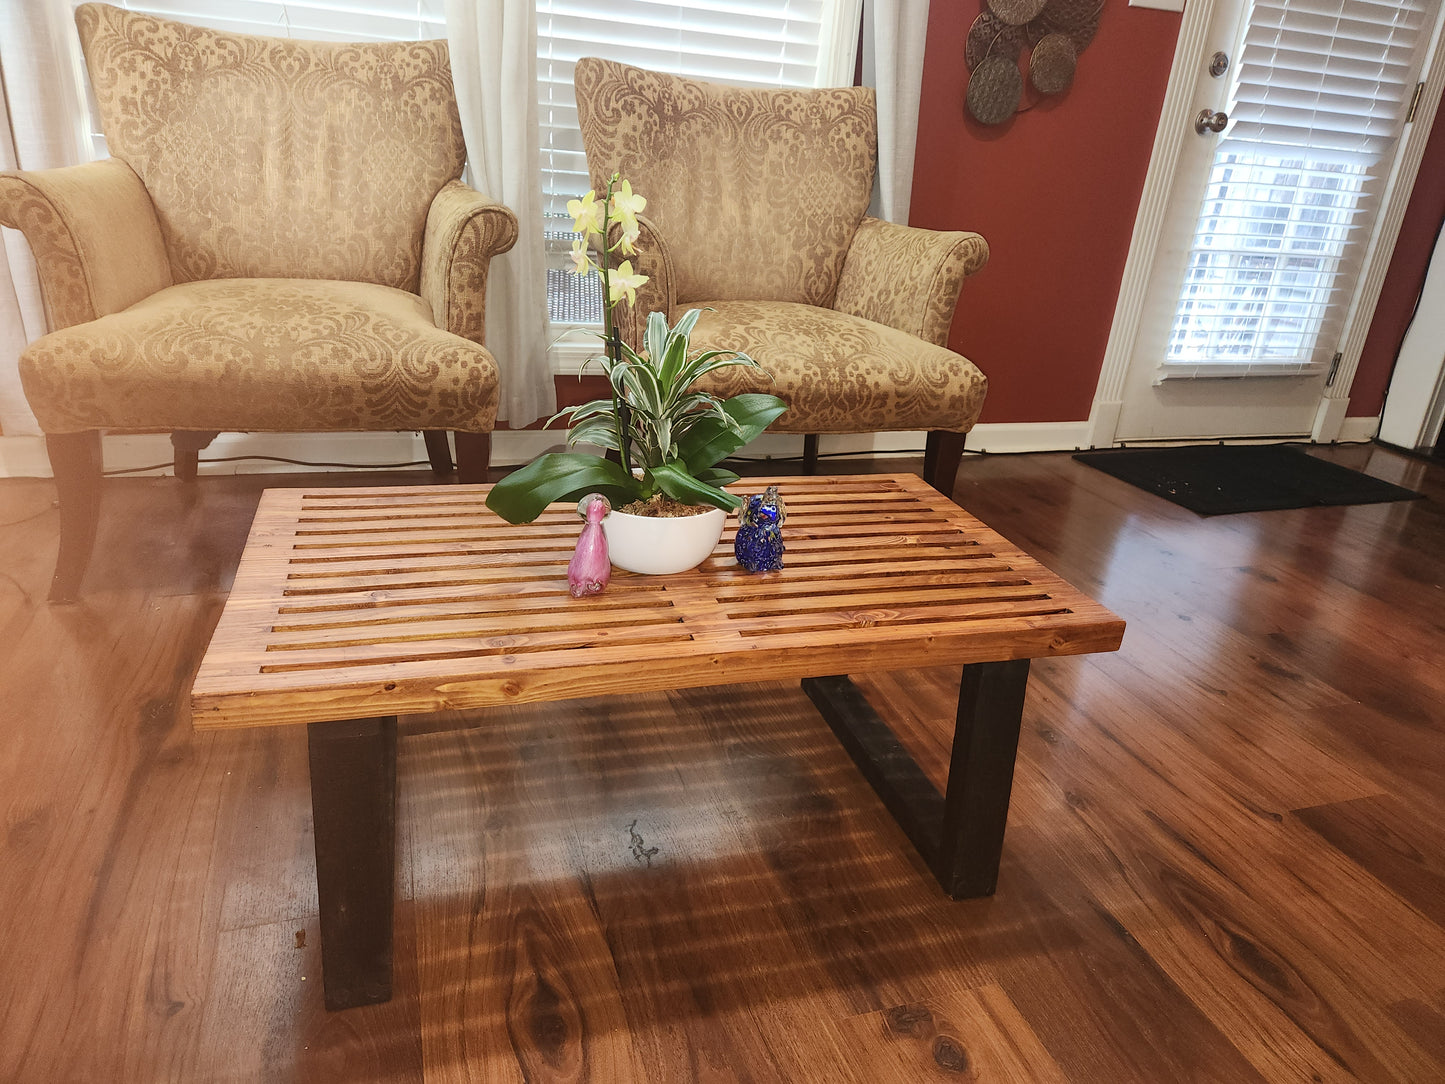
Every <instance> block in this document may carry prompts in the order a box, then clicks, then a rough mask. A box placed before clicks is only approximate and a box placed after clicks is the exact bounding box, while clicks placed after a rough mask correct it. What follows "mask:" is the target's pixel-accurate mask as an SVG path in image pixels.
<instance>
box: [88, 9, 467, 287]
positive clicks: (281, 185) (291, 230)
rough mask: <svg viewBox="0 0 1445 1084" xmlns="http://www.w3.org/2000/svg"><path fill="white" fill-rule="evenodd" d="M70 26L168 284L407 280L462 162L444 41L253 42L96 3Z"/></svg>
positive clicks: (415, 272) (415, 273)
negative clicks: (151, 224) (158, 243)
mask: <svg viewBox="0 0 1445 1084" xmlns="http://www.w3.org/2000/svg"><path fill="white" fill-rule="evenodd" d="M75 21H76V25H77V26H78V27H79V29H80V40H81V45H82V47H83V49H84V51H85V59H86V66H87V67H88V68H89V71H90V82H91V86H92V87H93V88H94V90H95V97H96V101H97V103H98V104H99V107H100V115H101V121H102V124H103V127H104V130H105V138H106V142H107V144H108V145H109V148H110V153H111V154H112V155H114V156H115V157H117V158H120V159H123V160H124V161H125V162H126V163H128V164H129V165H130V167H131V168H132V169H133V170H135V172H136V173H137V174H138V175H139V177H140V179H141V181H142V182H143V183H144V184H145V186H146V190H147V192H148V193H149V194H150V197H151V200H152V202H153V203H154V204H155V208H156V215H157V217H158V219H159V220H160V225H161V232H162V235H163V237H164V239H165V243H166V250H167V253H168V255H169V257H170V262H171V270H172V273H173V275H174V277H175V279H176V281H177V282H185V281H190V280H193V279H210V278H271V277H280V278H329V279H348V280H354V281H360V282H377V283H381V284H383V285H387V286H395V287H399V288H401V289H405V290H412V291H415V290H416V289H417V282H418V277H419V269H420V266H421V245H422V235H423V231H424V229H425V226H426V216H427V210H428V208H429V207H430V205H431V200H432V198H433V197H434V196H435V195H436V193H437V192H438V190H440V189H441V187H442V185H444V184H446V183H447V182H448V181H450V180H453V179H454V178H456V177H458V176H460V174H461V171H462V163H463V161H464V159H465V157H466V151H465V148H464V144H463V142H462V131H461V122H460V119H459V118H458V115H457V107H456V99H455V97H454V95H453V92H452V80H451V68H450V67H449V65H448V58H447V46H446V42H443V41H418V42H385V43H375V44H372V43H368V44H361V45H353V44H340V43H333V42H319V41H294V40H289V39H284V38H264V37H254V36H251V35H246V34H232V33H227V32H223V31H218V30H209V29H204V28H202V27H196V26H190V25H188V24H185V23H177V22H171V21H169V20H165V19H158V18H155V17H154V16H151V15H143V14H140V13H137V12H133V11H125V10H122V9H121V8H117V7H112V6H109V5H105V4H84V5H82V6H81V7H79V8H77V9H76V13H75Z"/></svg>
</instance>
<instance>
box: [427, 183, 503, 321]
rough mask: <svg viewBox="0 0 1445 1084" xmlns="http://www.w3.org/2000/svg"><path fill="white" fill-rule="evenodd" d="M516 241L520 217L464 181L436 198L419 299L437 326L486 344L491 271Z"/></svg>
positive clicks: (438, 194)
mask: <svg viewBox="0 0 1445 1084" xmlns="http://www.w3.org/2000/svg"><path fill="white" fill-rule="evenodd" d="M516 243H517V216H516V215H514V214H513V213H512V212H511V211H510V210H509V209H508V208H506V207H503V206H502V205H501V204H500V203H498V202H497V201H496V200H493V199H489V198H488V197H486V196H484V195H482V194H481V193H480V192H477V191H476V190H474V189H471V188H468V187H467V186H466V185H464V184H462V182H461V181H452V182H450V183H449V184H447V185H446V187H444V188H443V189H442V190H441V191H440V192H438V193H437V194H436V199H434V200H432V205H431V212H430V213H429V214H428V215H427V219H426V235H425V241H424V243H423V244H422V254H421V296H422V297H423V298H425V299H426V302H427V304H428V305H430V306H431V310H432V318H433V319H434V320H435V321H436V323H437V326H438V327H444V328H446V329H447V330H448V331H450V332H451V333H452V334H454V335H460V336H462V337H463V338H466V339H471V340H472V342H475V343H480V342H486V333H487V271H488V270H489V269H490V268H491V266H492V257H493V256H494V255H496V254H497V253H501V252H506V251H507V250H508V249H510V248H511V247H512V246H513V245H515V244H516Z"/></svg>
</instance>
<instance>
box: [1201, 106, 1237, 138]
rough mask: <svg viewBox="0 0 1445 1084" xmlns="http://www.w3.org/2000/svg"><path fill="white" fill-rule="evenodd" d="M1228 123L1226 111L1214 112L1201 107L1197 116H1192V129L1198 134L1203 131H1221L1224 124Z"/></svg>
mask: <svg viewBox="0 0 1445 1084" xmlns="http://www.w3.org/2000/svg"><path fill="white" fill-rule="evenodd" d="M1228 123H1229V114H1228V113H1216V112H1215V111H1214V110H1212V109H1201V110H1200V111H1199V116H1197V117H1195V118H1194V130H1195V131H1196V132H1198V133H1199V134H1200V135H1203V134H1204V133H1205V132H1222V131H1224V126H1225V125H1226V124H1228Z"/></svg>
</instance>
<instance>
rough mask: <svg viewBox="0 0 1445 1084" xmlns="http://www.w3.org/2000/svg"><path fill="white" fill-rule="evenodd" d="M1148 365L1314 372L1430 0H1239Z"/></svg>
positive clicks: (1407, 102) (1404, 107) (1343, 302)
mask: <svg viewBox="0 0 1445 1084" xmlns="http://www.w3.org/2000/svg"><path fill="white" fill-rule="evenodd" d="M1249 6H1250V11H1249V15H1248V18H1247V19H1246V20H1245V21H1244V26H1245V30H1244V37H1243V40H1242V41H1241V42H1240V45H1239V48H1238V49H1237V50H1236V56H1235V63H1234V81H1233V84H1232V90H1231V93H1230V105H1229V108H1228V113H1229V127H1228V128H1227V129H1226V130H1225V134H1224V137H1223V138H1222V139H1221V140H1220V142H1219V144H1218V147H1217V149H1216V151H1215V154H1214V161H1213V166H1212V169H1211V172H1210V176H1209V181H1208V186H1207V189H1206V192H1205V199H1204V203H1203V206H1202V208H1201V212H1200V216H1199V221H1198V225H1197V227H1196V230H1195V233H1194V239H1193V243H1192V245H1191V247H1190V250H1189V256H1188V263H1187V270H1186V274H1185V279H1184V284H1183V288H1182V290H1181V292H1180V296H1179V299H1178V304H1177V307H1176V309H1175V314H1174V320H1173V326H1172V329H1171V331H1170V334H1169V339H1168V346H1167V350H1166V354H1165V358H1164V362H1163V368H1162V371H1161V373H1160V376H1161V377H1163V378H1165V379H1168V378H1171V377H1211V376H1242V375H1288V374H1294V373H1300V374H1307V373H1318V372H1321V371H1323V370H1324V369H1326V368H1327V367H1328V365H1329V363H1330V360H1331V357H1332V355H1333V354H1334V351H1335V349H1336V340H1337V339H1338V338H1339V334H1340V330H1341V327H1342V324H1343V321H1344V319H1345V315H1346V313H1347V311H1348V308H1349V299H1350V297H1351V296H1352V294H1353V291H1354V288H1355V284H1356V280H1357V278H1358V276H1359V272H1360V268H1361V266H1362V263H1363V260H1364V256H1365V252H1366V249H1367V246H1368V242H1369V238H1370V236H1371V231H1372V228H1373V226H1374V222H1375V217H1376V214H1377V211H1378V209H1379V206H1380V202H1381V199H1382V197H1383V194H1384V189H1385V186H1386V182H1387V181H1388V177H1389V171H1390V169H1391V166H1392V163H1393V152H1394V149H1395V144H1396V142H1397V140H1398V139H1399V136H1400V133H1401V131H1402V129H1403V127H1404V125H1405V123H1406V120H1407V116H1408V113H1409V110H1410V106H1411V101H1412V99H1413V97H1414V94H1415V88H1416V85H1417V80H1418V79H1419V74H1420V69H1421V66H1422V63H1423V61H1424V55H1425V52H1426V47H1427V45H1428V44H1429V39H1430V34H1431V30H1432V28H1433V25H1434V22H1435V18H1436V12H1437V9H1438V7H1439V0H1252V2H1251V3H1250V5H1249Z"/></svg>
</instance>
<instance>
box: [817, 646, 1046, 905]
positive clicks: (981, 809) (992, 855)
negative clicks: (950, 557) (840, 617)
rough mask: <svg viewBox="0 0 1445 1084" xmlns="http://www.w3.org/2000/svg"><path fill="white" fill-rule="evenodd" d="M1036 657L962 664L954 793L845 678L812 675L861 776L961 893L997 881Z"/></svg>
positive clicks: (986, 892)
mask: <svg viewBox="0 0 1445 1084" xmlns="http://www.w3.org/2000/svg"><path fill="white" fill-rule="evenodd" d="M1028 680H1029V660H1028V659H1017V660H1012V661H1009V662H988V663H975V664H974V665H972V666H965V667H964V668H963V680H962V682H961V683H960V685H959V692H958V720H957V724H956V726H955V729H954V734H953V757H952V760H951V762H950V764H949V770H948V790H947V794H939V793H938V791H937V789H936V788H935V787H934V786H933V784H932V783H930V782H929V780H928V777H927V776H926V775H924V773H923V769H922V768H920V767H919V766H918V764H917V762H916V761H915V760H914V759H913V758H912V757H911V756H910V755H909V754H908V751H907V750H906V749H905V748H904V747H903V745H902V743H901V742H899V740H898V739H897V737H895V736H894V734H893V732H892V731H891V730H889V729H888V725H887V724H886V723H885V722H883V720H882V719H881V718H879V716H878V713H877V712H876V711H874V710H873V706H872V705H871V704H869V703H868V701H867V699H865V698H864V696H863V694H862V693H860V692H859V691H858V689H857V687H856V686H854V684H853V683H852V682H851V681H849V680H848V678H847V677H842V676H838V677H823V678H807V679H805V680H804V681H803V683H802V684H803V691H804V692H806V693H807V694H808V696H809V698H810V699H811V700H812V701H813V703H814V704H815V705H816V706H817V708H818V711H819V712H820V713H821V714H822V716H823V718H824V719H825V720H827V722H828V725H829V726H830V727H832V728H833V733H834V734H836V735H837V736H838V740H839V741H840V742H841V743H842V745H843V748H844V749H846V750H847V751H848V755H849V756H851V757H852V758H853V761H854V763H855V764H857V765H858V768H859V770H860V771H861V772H862V773H863V777H864V778H865V779H867V780H868V782H869V784H870V785H871V786H872V787H873V789H874V790H875V791H877V792H878V796H879V797H880V798H882V800H883V804H884V805H885V806H886V807H887V808H888V811H889V812H890V813H892V814H893V817H894V819H895V820H896V821H897V822H898V825H899V827H900V828H902V829H903V831H904V833H905V834H906V835H907V836H908V838H909V839H910V840H911V841H912V842H913V845H914V846H915V847H916V848H918V853H919V854H921V855H922V856H923V858H924V861H926V862H927V863H928V868H929V869H931V870H932V871H933V875H934V876H935V877H936V878H938V883H939V884H940V885H942V886H943V890H944V891H945V892H947V893H948V894H949V895H950V896H951V897H953V898H954V899H972V898H974V897H977V896H991V895H992V894H993V891H994V888H995V887H996V886H997V884H998V866H999V858H1000V857H1001V855H1002V853H1003V833H1004V825H1005V824H1006V823H1007V821H1008V803H1009V794H1010V792H1011V791H1012V789H1013V770H1014V756H1015V754H1016V753H1017V752H1018V742H1019V726H1020V722H1021V720H1022V717H1023V706H1024V693H1025V691H1026V689H1027V686H1028Z"/></svg>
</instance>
